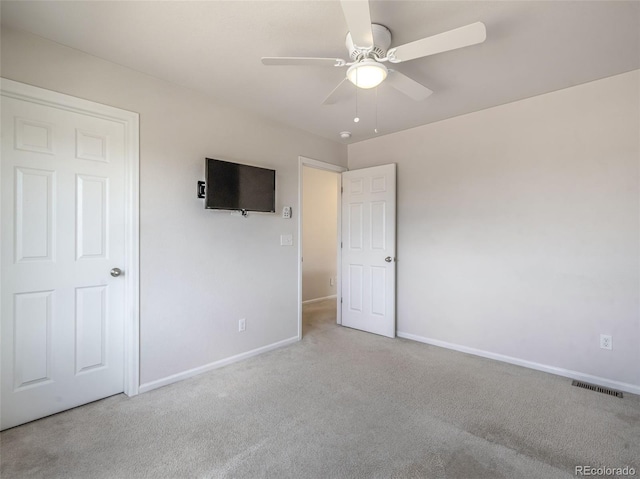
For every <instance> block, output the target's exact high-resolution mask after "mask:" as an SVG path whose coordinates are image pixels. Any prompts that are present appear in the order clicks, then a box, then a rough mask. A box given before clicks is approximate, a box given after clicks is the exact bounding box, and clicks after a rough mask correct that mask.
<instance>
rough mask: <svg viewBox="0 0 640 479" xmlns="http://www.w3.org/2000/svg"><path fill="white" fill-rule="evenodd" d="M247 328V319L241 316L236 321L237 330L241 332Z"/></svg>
mask: <svg viewBox="0 0 640 479" xmlns="http://www.w3.org/2000/svg"><path fill="white" fill-rule="evenodd" d="M245 329H247V320H246V319H244V318H242V319H240V320H239V321H238V332H242V331H244V330H245Z"/></svg>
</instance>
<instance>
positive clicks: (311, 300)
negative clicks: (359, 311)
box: [302, 294, 337, 304]
mask: <svg viewBox="0 0 640 479" xmlns="http://www.w3.org/2000/svg"><path fill="white" fill-rule="evenodd" d="M336 297H337V295H335V294H332V295H331V296H325V297H323V298H315V299H307V300H306V301H303V302H302V304H310V303H319V302H320V301H324V300H325V299H335V298H336Z"/></svg>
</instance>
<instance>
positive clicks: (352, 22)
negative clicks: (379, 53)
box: [340, 0, 373, 48]
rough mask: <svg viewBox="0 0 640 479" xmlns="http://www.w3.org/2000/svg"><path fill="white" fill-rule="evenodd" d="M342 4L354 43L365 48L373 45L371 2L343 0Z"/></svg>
mask: <svg viewBox="0 0 640 479" xmlns="http://www.w3.org/2000/svg"><path fill="white" fill-rule="evenodd" d="M340 4H341V5H342V12H343V13H344V18H345V20H346V21H347V27H348V28H349V32H351V40H353V43H354V44H356V45H357V46H359V47H365V48H366V47H370V46H373V33H371V13H370V12H369V2H368V1H367V0H342V1H341V2H340Z"/></svg>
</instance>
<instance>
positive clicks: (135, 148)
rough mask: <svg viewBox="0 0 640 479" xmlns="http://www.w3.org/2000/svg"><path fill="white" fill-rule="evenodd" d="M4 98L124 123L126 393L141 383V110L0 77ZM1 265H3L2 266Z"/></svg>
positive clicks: (129, 393)
mask: <svg viewBox="0 0 640 479" xmlns="http://www.w3.org/2000/svg"><path fill="white" fill-rule="evenodd" d="M0 90H1V94H2V96H3V97H8V98H15V99H17V100H22V101H27V102H30V103H35V104H39V105H44V106H48V107H53V108H57V109H59V110H65V111H70V112H73V113H79V114H82V115H89V116H93V117H96V118H101V119H104V120H109V121H113V122H116V123H120V124H122V126H123V128H124V133H125V159H124V162H125V198H124V208H125V228H124V230H125V231H124V234H125V245H124V249H125V260H124V270H125V274H124V277H123V279H124V283H125V285H124V289H125V297H124V311H125V318H124V385H123V386H124V393H125V394H126V395H127V396H135V395H137V394H138V392H139V386H140V280H139V278H140V267H139V265H140V222H139V218H140V188H139V183H140V181H139V178H140V147H139V145H140V130H139V124H140V119H139V118H140V117H139V115H138V113H134V112H131V111H126V110H122V109H120V108H115V107H112V106H108V105H103V104H101V103H96V102H93V101H89V100H84V99H81V98H77V97H74V96H70V95H66V94H63V93H58V92H55V91H51V90H46V89H44V88H39V87H35V86H31V85H27V84H25V83H20V82H17V81H13V80H9V79H6V78H0ZM0 266H1V265H0Z"/></svg>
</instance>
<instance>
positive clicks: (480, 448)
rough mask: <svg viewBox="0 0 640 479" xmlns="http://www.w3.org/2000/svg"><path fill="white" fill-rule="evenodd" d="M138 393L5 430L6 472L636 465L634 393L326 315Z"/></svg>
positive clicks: (279, 473)
mask: <svg viewBox="0 0 640 479" xmlns="http://www.w3.org/2000/svg"><path fill="white" fill-rule="evenodd" d="M334 308H335V303H334V302H333V301H325V302H322V303H316V304H311V305H308V306H306V307H305V324H304V326H305V327H304V339H303V340H302V341H301V342H300V343H296V344H295V345H292V346H289V347H286V348H283V349H280V350H277V351H273V352H270V353H267V354H264V355H262V356H259V357H256V358H252V359H249V360H247V361H244V362H241V363H236V364H234V365H230V366H227V367H225V368H222V369H218V370H215V371H212V372H209V373H206V374H203V375H201V376H199V377H196V378H192V379H190V380H186V381H183V382H181V383H176V384H173V385H171V386H167V387H164V388H162V389H158V390H155V391H151V392H149V393H146V394H142V395H140V396H137V397H135V398H133V399H128V398H126V397H125V396H122V395H119V396H114V397H111V398H107V399H105V400H102V401H98V402H95V403H92V404H89V405H86V406H83V407H80V408H76V409H74V410H71V411H67V412H65V413H61V414H57V415H54V416H51V417H48V418H45V419H42V420H39V421H35V422H32V423H29V424H26V425H24V426H20V427H17V428H14V429H11V430H8V431H5V432H3V433H2V434H1V435H0V439H1V446H0V447H1V449H0V451H1V461H2V465H1V469H0V472H1V477H2V479H10V478H17V477H19V478H29V477H39V478H178V477H189V478H218V477H221V478H222V477H224V478H227V477H228V478H261V477H268V478H434V479H439V478H456V479H458V478H470V479H471V478H473V479H476V478H491V479H497V478H509V479H512V478H545V479H548V478H570V477H575V476H574V468H575V466H579V465H584V466H609V467H618V466H620V467H623V466H632V467H635V469H636V471H637V472H636V473H637V474H638V475H640V398H639V397H638V396H634V395H625V398H624V399H617V398H613V397H609V396H606V395H603V394H599V393H595V392H592V391H587V390H583V389H579V388H576V387H572V386H571V381H570V380H568V379H566V378H561V377H557V376H552V375H549V374H545V373H541V372H537V371H532V370H528V369H524V368H520V367H517V366H513V365H509V364H503V363H499V362H495V361H491V360H486V359H482V358H477V357H473V356H469V355H465V354H461V353H457V352H453V351H448V350H445V349H441V348H437V347H432V346H427V345H424V344H420V343H415V342H412V341H407V340H402V339H395V340H391V339H387V338H383V337H378V336H375V335H371V334H367V333H363V332H359V331H354V330H350V329H347V328H342V327H339V326H336V325H335V316H334V313H333V312H334Z"/></svg>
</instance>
